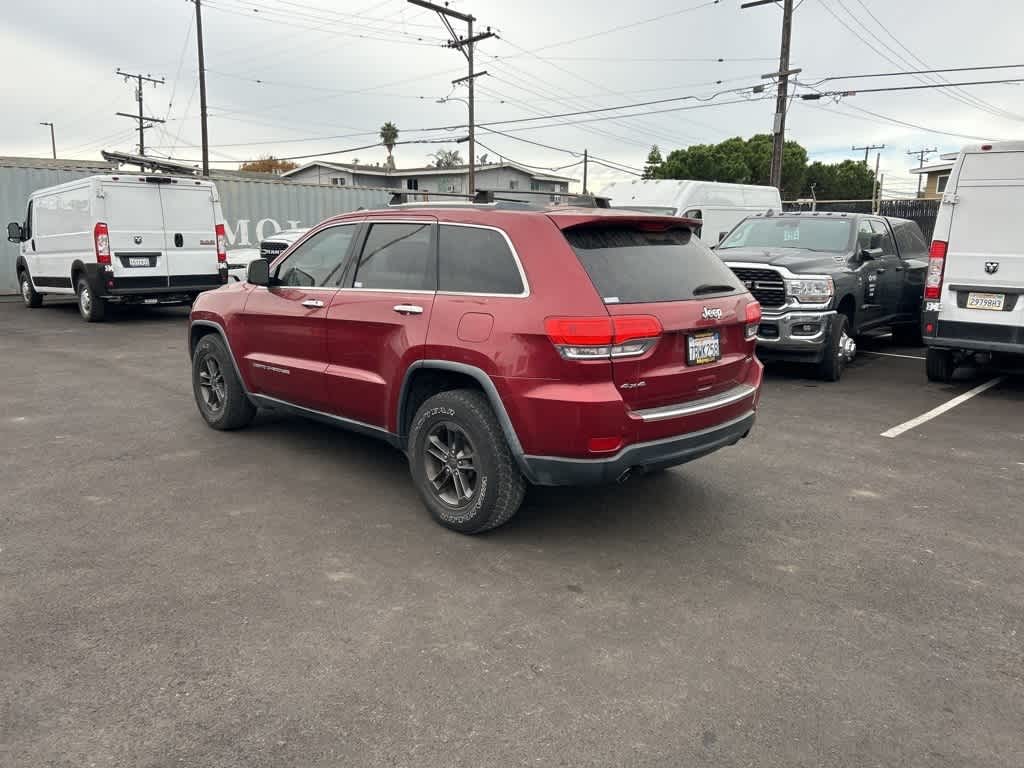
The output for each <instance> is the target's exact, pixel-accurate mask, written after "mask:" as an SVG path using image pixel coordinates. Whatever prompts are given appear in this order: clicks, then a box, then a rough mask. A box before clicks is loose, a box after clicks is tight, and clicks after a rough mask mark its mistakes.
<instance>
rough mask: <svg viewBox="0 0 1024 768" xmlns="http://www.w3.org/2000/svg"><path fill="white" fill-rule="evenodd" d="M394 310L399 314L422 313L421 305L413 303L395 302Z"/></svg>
mask: <svg viewBox="0 0 1024 768" xmlns="http://www.w3.org/2000/svg"><path fill="white" fill-rule="evenodd" d="M394 310H395V312H397V313H398V314H400V315H422V314H423V307H418V306H416V305H415V304H395V306H394Z"/></svg>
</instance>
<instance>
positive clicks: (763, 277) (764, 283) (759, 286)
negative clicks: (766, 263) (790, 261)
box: [729, 266, 786, 307]
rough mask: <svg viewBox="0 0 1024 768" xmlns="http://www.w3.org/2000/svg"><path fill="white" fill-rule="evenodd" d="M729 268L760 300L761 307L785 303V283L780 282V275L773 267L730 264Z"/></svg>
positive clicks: (777, 305)
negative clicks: (764, 267)
mask: <svg viewBox="0 0 1024 768" xmlns="http://www.w3.org/2000/svg"><path fill="white" fill-rule="evenodd" d="M729 269H731V270H732V271H733V274H735V275H736V277H738V278H739V279H740V281H741V282H742V283H743V285H745V286H746V288H747V290H748V291H750V292H751V293H752V294H754V298H755V299H757V300H758V301H759V302H761V306H762V307H781V306H782V305H783V304H785V303H786V284H785V283H784V282H782V275H780V274H779V273H778V272H776V271H775V270H774V269H754V268H752V267H732V266H730V267H729Z"/></svg>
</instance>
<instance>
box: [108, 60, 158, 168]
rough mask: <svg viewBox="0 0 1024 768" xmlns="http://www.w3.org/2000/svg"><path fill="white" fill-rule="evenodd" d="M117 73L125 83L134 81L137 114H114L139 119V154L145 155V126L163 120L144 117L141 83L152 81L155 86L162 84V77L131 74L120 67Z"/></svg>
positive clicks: (147, 126)
mask: <svg viewBox="0 0 1024 768" xmlns="http://www.w3.org/2000/svg"><path fill="white" fill-rule="evenodd" d="M117 74H119V75H120V76H121V77H123V78H124V81H125V82H126V83H127V82H128V81H130V80H135V81H136V86H135V100H136V101H137V102H139V114H137V115H133V114H130V113H128V112H116V113H115V114H116V115H118V116H120V117H130V118H131V119H132V120H138V121H139V154H140V155H145V154H146V134H145V130H146V129H147V128H149V127H150V125H151V124H152V123H162V122H164V121H163V120H161V119H160V118H158V117H146V114H145V112H143V109H142V83H143V82H147V83H152V84H153V87H154V88H156V87H157V86H158V85H163V84H164V79H163V78H162V77H161V78H160V79H159V80H157V79H156V78H153V77H150V76H149V75H139V74H135V75H133V74H132V73H131V72H124V71H122V69H121V68H120V67H118V68H117Z"/></svg>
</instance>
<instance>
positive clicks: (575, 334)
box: [544, 315, 662, 360]
mask: <svg viewBox="0 0 1024 768" xmlns="http://www.w3.org/2000/svg"><path fill="white" fill-rule="evenodd" d="M544 330H545V332H546V333H547V335H548V338H549V339H551V343H552V344H554V345H555V346H556V347H558V351H559V352H561V353H562V356H563V357H565V358H567V359H569V360H599V359H608V358H612V357H636V356H637V355H642V354H643V353H644V352H646V351H647V350H648V349H650V348H651V347H652V346H653V345H654V343H655V342H656V341H657V340H658V337H659V336H661V331H662V328H661V323H660V322H658V318H656V317H651V316H650V315H625V316H622V317H549V318H547V319H546V320H545V321H544Z"/></svg>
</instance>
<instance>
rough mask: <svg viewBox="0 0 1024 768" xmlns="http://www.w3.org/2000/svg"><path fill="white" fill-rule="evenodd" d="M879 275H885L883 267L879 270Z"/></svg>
mask: <svg viewBox="0 0 1024 768" xmlns="http://www.w3.org/2000/svg"><path fill="white" fill-rule="evenodd" d="M878 274H880V275H882V274H885V267H882V268H881V269H879V270H878Z"/></svg>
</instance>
